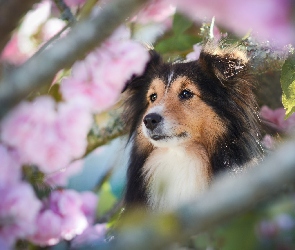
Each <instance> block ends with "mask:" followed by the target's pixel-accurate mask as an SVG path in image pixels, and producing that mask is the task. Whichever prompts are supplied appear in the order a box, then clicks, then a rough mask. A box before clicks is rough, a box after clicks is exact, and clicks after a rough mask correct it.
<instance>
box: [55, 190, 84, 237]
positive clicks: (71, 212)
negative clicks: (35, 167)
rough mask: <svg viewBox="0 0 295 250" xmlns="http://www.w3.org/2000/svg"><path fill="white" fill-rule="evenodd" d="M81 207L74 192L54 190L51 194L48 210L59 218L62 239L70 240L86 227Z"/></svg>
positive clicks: (76, 193)
mask: <svg viewBox="0 0 295 250" xmlns="http://www.w3.org/2000/svg"><path fill="white" fill-rule="evenodd" d="M82 205H83V202H82V198H81V196H80V194H79V193H78V192H76V191H74V190H56V191H54V192H52V193H51V196H50V199H49V209H51V210H52V211H53V212H54V213H55V214H57V215H59V216H60V218H61V237H62V238H64V239H66V240H71V239H72V238H73V237H74V236H75V235H77V234H81V233H82V232H83V231H84V230H85V229H86V227H87V226H88V222H87V218H86V215H85V214H84V213H83V211H82Z"/></svg>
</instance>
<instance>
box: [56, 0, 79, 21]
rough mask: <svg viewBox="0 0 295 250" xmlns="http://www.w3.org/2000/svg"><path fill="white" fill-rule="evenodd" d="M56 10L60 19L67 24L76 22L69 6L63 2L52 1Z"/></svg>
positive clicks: (60, 0)
mask: <svg viewBox="0 0 295 250" xmlns="http://www.w3.org/2000/svg"><path fill="white" fill-rule="evenodd" d="M54 2H55V4H56V6H57V8H58V9H59V11H60V12H61V18H62V19H64V20H66V21H68V22H69V23H74V22H75V21H76V18H75V16H74V15H73V13H72V11H71V9H70V8H69V6H68V5H67V4H66V3H65V2H64V1H63V0H54Z"/></svg>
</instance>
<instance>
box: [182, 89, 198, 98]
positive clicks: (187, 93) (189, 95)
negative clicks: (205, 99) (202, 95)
mask: <svg viewBox="0 0 295 250" xmlns="http://www.w3.org/2000/svg"><path fill="white" fill-rule="evenodd" d="M193 96H194V93H192V92H191V91H190V90H188V89H185V90H183V91H181V92H180V94H179V98H180V100H188V99H191V98H192V97H193Z"/></svg>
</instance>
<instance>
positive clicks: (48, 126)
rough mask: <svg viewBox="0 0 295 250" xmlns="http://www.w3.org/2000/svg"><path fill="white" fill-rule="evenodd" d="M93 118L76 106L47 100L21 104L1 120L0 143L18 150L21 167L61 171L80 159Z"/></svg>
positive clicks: (41, 98) (44, 170)
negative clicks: (1, 141)
mask: <svg viewBox="0 0 295 250" xmlns="http://www.w3.org/2000/svg"><path fill="white" fill-rule="evenodd" d="M91 123H92V117H91V115H90V114H89V112H88V110H85V109H84V108H83V107H82V106H81V105H79V104H77V103H61V104H58V105H56V104H55V102H54V101H53V99H52V98H50V97H46V96H43V97H39V98H36V100H35V101H34V102H22V103H21V104H20V105H19V106H18V107H16V108H15V109H14V110H13V111H12V112H10V114H8V116H7V117H6V118H5V119H4V121H3V124H2V134H1V137H2V140H3V141H4V142H5V143H6V144H7V145H9V146H12V147H14V148H16V149H17V150H18V152H19V153H20V156H21V158H22V161H23V162H24V163H29V164H36V165H37V166H38V167H39V168H40V170H41V171H43V172H45V173H50V172H54V171H57V170H60V169H63V168H64V167H65V166H67V165H68V164H69V162H70V161H71V160H73V159H75V158H78V157H80V156H82V154H83V153H84V151H85V148H86V145H87V133H88V131H89V129H90V127H91Z"/></svg>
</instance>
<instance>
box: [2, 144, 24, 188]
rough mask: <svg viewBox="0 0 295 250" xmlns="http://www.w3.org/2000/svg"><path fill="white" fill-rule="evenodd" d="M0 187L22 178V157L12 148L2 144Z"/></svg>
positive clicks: (14, 182) (12, 183)
mask: <svg viewBox="0 0 295 250" xmlns="http://www.w3.org/2000/svg"><path fill="white" fill-rule="evenodd" d="M0 159H1V161H0V173H1V174H0V189H1V188H4V187H7V186H11V185H14V184H16V183H18V182H19V181H20V179H21V165H20V159H19V156H18V154H17V152H15V151H14V150H12V149H7V148H6V147H5V146H3V145H1V144H0Z"/></svg>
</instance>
